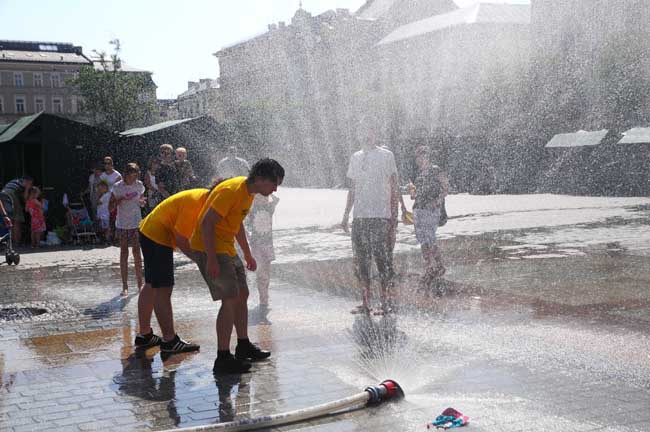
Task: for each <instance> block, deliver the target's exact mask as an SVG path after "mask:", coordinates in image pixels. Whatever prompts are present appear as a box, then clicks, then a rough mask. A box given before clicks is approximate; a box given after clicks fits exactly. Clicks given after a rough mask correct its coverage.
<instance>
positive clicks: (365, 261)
mask: <svg viewBox="0 0 650 432" xmlns="http://www.w3.org/2000/svg"><path fill="white" fill-rule="evenodd" d="M391 228H392V223H391V221H390V220H388V219H380V218H357V219H354V220H353V221H352V252H353V255H354V270H355V275H356V276H357V278H358V279H359V281H360V282H362V283H363V284H366V285H367V284H369V283H370V267H371V265H372V260H373V258H374V260H375V263H376V264H377V270H378V272H379V279H380V282H381V285H382V287H384V288H387V287H390V286H391V284H392V281H393V276H394V275H393V251H392V245H391Z"/></svg>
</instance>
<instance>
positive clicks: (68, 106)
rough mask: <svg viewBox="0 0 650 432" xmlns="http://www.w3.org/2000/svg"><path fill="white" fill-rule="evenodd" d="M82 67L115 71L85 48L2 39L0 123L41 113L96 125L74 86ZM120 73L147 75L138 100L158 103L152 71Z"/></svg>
mask: <svg viewBox="0 0 650 432" xmlns="http://www.w3.org/2000/svg"><path fill="white" fill-rule="evenodd" d="M83 67H92V68H94V69H96V70H98V71H102V70H107V71H112V67H113V66H112V64H110V61H109V62H103V64H102V61H100V59H99V58H96V57H89V56H86V55H85V54H84V53H83V49H82V47H80V46H75V45H73V44H70V43H59V42H30V41H8V40H0V123H11V122H13V121H15V120H17V119H19V118H20V117H23V116H25V115H30V114H34V113H38V112H46V113H50V114H56V115H61V116H64V117H68V118H71V119H73V120H77V121H82V122H84V123H88V124H92V123H94V121H95V119H93V118H92V117H91V116H90V115H89V113H87V112H86V111H85V110H84V101H83V98H82V97H81V96H80V95H79V94H78V92H77V91H76V89H75V86H74V85H73V84H72V83H71V81H72V80H74V79H75V78H77V77H78V75H79V71H80V70H81V68H83ZM120 70H121V71H122V72H124V73H133V74H144V75H146V78H147V80H146V82H147V83H148V84H147V85H146V87H145V88H144V89H143V91H142V92H141V94H140V95H139V100H140V101H141V102H143V103H155V100H156V85H155V83H154V82H153V80H152V79H151V72H150V71H145V70H141V69H135V68H132V67H129V66H127V65H125V64H122V65H121V69H120ZM149 120H151V119H149Z"/></svg>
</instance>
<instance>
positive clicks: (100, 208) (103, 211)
mask: <svg viewBox="0 0 650 432" xmlns="http://www.w3.org/2000/svg"><path fill="white" fill-rule="evenodd" d="M110 201H111V193H110V192H106V193H105V194H104V195H102V196H101V197H100V198H99V202H98V203H97V218H98V219H100V220H105V221H107V220H109V219H110V217H111V215H110V212H109V210H108V203H109V202H110Z"/></svg>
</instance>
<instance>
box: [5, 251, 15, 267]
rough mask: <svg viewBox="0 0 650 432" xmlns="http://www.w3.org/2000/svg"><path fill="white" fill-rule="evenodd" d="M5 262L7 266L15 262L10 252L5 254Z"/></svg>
mask: <svg viewBox="0 0 650 432" xmlns="http://www.w3.org/2000/svg"><path fill="white" fill-rule="evenodd" d="M5 261H6V262H7V265H11V264H12V263H13V262H14V257H13V256H12V255H11V254H10V253H9V252H7V253H6V254H5Z"/></svg>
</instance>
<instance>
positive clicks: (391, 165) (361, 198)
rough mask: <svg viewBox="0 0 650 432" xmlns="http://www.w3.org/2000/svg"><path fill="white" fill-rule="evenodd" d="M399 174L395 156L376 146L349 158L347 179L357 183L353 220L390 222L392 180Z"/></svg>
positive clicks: (355, 184)
mask: <svg viewBox="0 0 650 432" xmlns="http://www.w3.org/2000/svg"><path fill="white" fill-rule="evenodd" d="M393 175H395V176H396V175H397V165H396V164H395V156H393V153H392V152H391V151H390V150H386V149H382V148H379V147H375V148H374V149H372V150H360V151H358V152H356V153H355V154H353V155H352V158H350V165H349V166H348V178H350V179H351V180H352V181H354V218H382V219H390V217H391V211H390V178H391V176H393Z"/></svg>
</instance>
